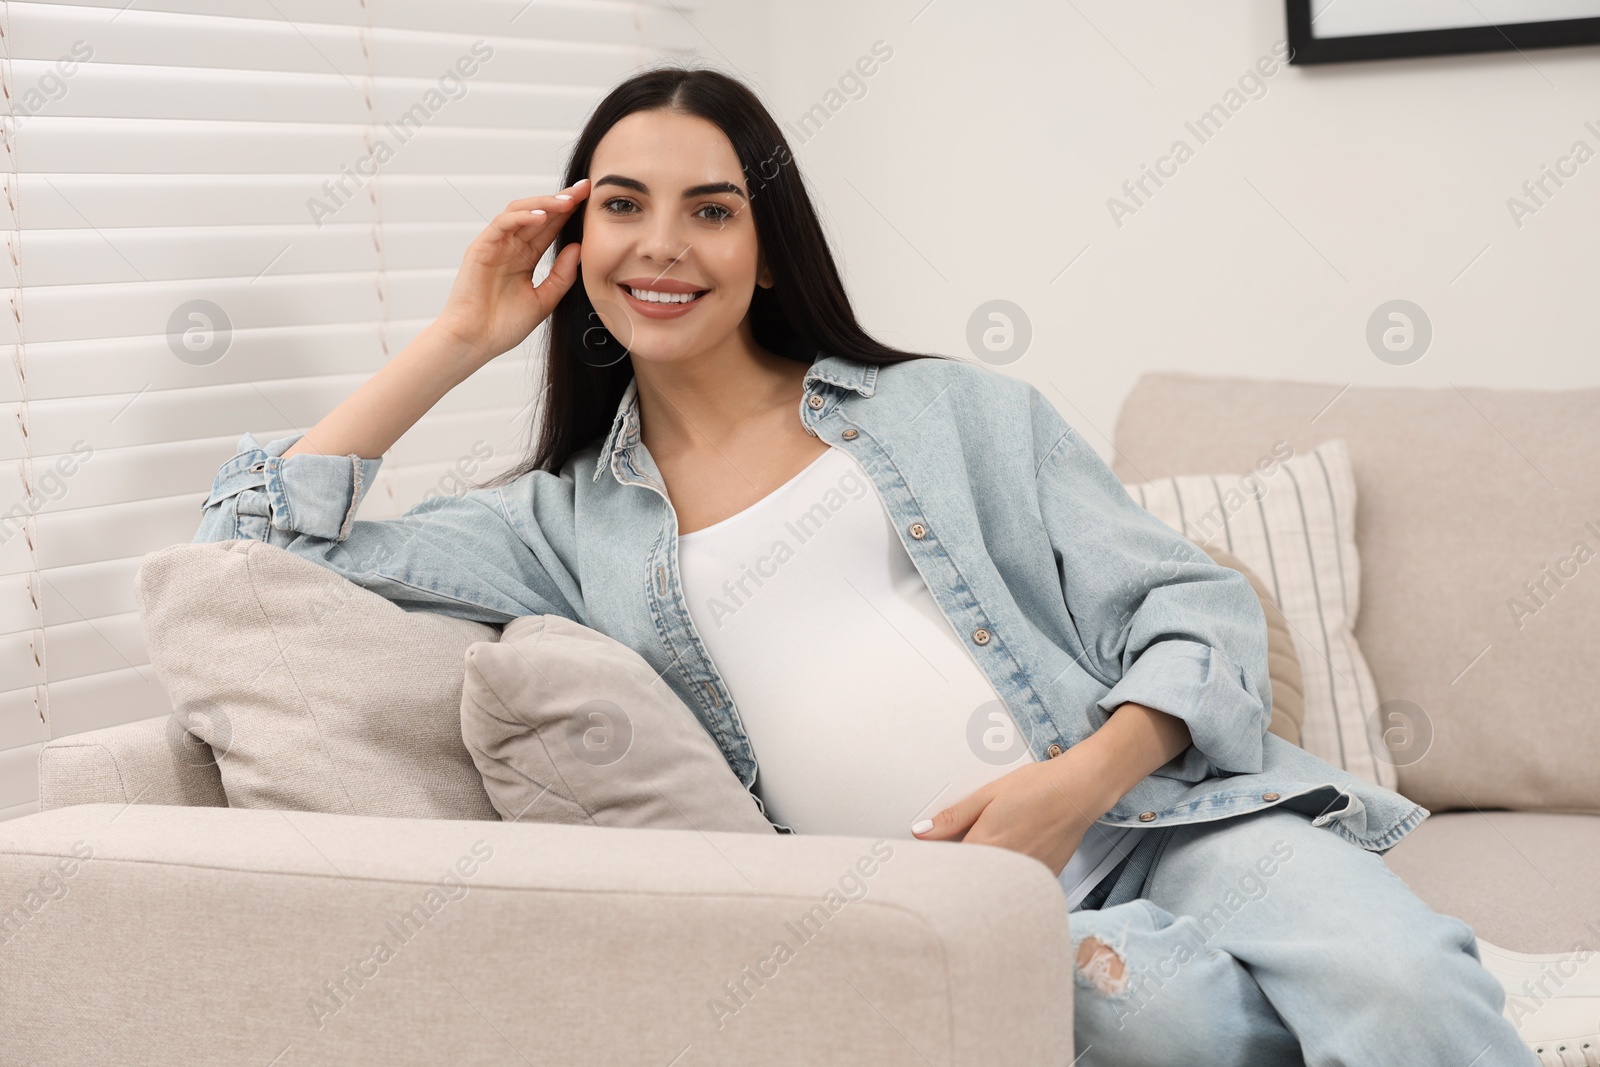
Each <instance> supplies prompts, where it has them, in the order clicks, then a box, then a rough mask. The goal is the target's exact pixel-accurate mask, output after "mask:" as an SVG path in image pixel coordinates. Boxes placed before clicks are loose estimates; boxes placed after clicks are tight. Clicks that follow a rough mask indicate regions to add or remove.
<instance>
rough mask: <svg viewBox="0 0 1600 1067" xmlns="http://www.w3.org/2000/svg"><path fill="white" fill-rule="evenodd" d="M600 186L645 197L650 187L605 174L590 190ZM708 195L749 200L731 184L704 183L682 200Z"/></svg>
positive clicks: (630, 179)
mask: <svg viewBox="0 0 1600 1067" xmlns="http://www.w3.org/2000/svg"><path fill="white" fill-rule="evenodd" d="M602 185H620V186H622V187H623V188H624V189H632V190H634V191H635V192H640V193H643V194H645V195H646V196H649V195H650V187H649V186H647V185H645V183H644V182H642V181H639V180H638V179H637V178H624V177H623V176H622V175H620V174H607V175H606V176H605V177H604V178H601V179H600V180H599V181H597V182H595V183H594V185H593V186H592V187H591V188H595V189H598V188H600V186H602ZM709 193H732V194H733V195H734V196H737V197H740V198H741V199H744V200H749V199H750V198H749V197H748V196H745V193H744V190H743V189H741V188H739V187H738V186H737V185H735V184H733V183H732V182H706V183H705V184H704V185H691V186H689V188H687V189H685V190H684V191H683V199H685V200H692V199H693V198H695V197H697V196H706V195H707V194H709Z"/></svg>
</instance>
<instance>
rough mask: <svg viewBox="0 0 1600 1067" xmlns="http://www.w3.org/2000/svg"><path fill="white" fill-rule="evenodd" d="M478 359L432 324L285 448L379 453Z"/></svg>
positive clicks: (286, 455) (295, 452)
mask: <svg viewBox="0 0 1600 1067" xmlns="http://www.w3.org/2000/svg"><path fill="white" fill-rule="evenodd" d="M478 365H479V363H478V362H474V358H473V356H472V355H471V354H470V353H469V352H468V351H467V349H466V348H465V347H464V346H462V345H461V343H460V342H459V341H457V340H456V339H455V338H454V337H452V336H451V335H450V334H449V333H447V332H446V331H444V330H442V329H439V328H438V327H437V326H436V325H433V324H430V325H429V326H427V327H425V328H424V329H423V330H422V332H421V333H419V334H418V335H417V336H416V338H415V339H414V340H413V341H412V342H411V343H410V344H409V345H407V346H406V347H405V348H404V349H402V350H401V351H400V353H399V354H398V355H397V356H395V357H394V358H393V359H391V360H390V361H389V362H388V363H386V364H385V365H384V366H383V367H382V368H380V369H379V370H378V372H377V373H376V374H374V375H373V376H372V377H371V378H369V379H367V381H366V382H364V383H363V384H362V386H361V388H359V389H357V390H356V391H355V392H354V393H352V394H350V396H349V397H347V398H345V400H344V402H343V403H341V404H340V405H339V406H338V407H336V408H334V409H333V410H332V411H330V412H329V413H328V414H327V415H326V416H325V417H324V418H323V419H322V421H321V422H319V423H317V424H316V425H315V426H313V427H312V428H311V429H310V430H308V431H306V433H305V436H303V437H301V438H300V440H298V441H296V442H295V443H294V444H293V445H292V446H291V447H290V448H289V449H288V450H287V451H286V452H284V454H283V457H284V458H285V459H287V458H289V457H290V456H293V455H298V454H300V453H302V452H306V453H312V454H316V455H324V456H348V455H350V454H351V453H354V454H355V455H357V456H360V457H361V458H362V459H379V458H381V457H382V456H383V454H384V453H385V452H387V451H389V449H390V447H391V446H392V445H393V444H394V443H395V442H396V441H398V440H399V439H400V436H401V435H402V434H404V433H405V432H406V431H407V430H409V429H411V427H412V426H414V425H416V422H417V420H418V419H420V418H422V416H424V415H426V414H427V413H428V411H429V410H431V409H432V407H433V406H434V405H435V404H437V403H438V402H439V400H440V399H441V398H442V397H443V396H444V395H445V394H446V393H448V392H449V391H450V390H452V389H454V388H455V387H456V386H458V385H460V384H461V383H462V382H463V381H465V380H466V379H467V378H468V377H469V376H470V375H471V374H472V372H473V371H474V370H475V369H476V368H477V366H478Z"/></svg>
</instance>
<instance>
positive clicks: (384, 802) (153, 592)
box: [138, 540, 499, 819]
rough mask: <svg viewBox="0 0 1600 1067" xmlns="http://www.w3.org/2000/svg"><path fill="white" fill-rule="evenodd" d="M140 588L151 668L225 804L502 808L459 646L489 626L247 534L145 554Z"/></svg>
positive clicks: (440, 811) (480, 812)
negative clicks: (470, 742) (478, 741)
mask: <svg viewBox="0 0 1600 1067" xmlns="http://www.w3.org/2000/svg"><path fill="white" fill-rule="evenodd" d="M138 596H139V610H140V622H141V623H142V624H143V627H144V634H145V643H146V645H147V646H148V647H149V650H150V662H151V665H152V666H153V667H154V668H155V671H156V676H157V677H158V678H159V679H160V681H161V684H162V685H163V686H164V687H165V688H166V691H167V695H168V696H169V697H170V698H171V700H172V705H173V715H174V716H175V717H176V718H177V720H178V721H179V723H180V724H181V725H182V726H185V727H187V728H188V730H189V731H190V732H191V733H193V734H194V735H195V736H196V737H198V738H200V740H201V741H203V742H205V743H206V744H207V745H209V746H210V749H211V758H213V759H214V760H215V762H216V764H217V768H218V770H219V771H220V772H221V775H222V786H223V790H224V792H225V793H226V794H227V798H228V806H229V807H234V808H279V809H288V810H297V811H321V812H333V813H346V814H352V815H392V816H410V817H414V818H427V819H495V818H497V816H496V814H495V810H494V806H493V805H492V804H490V802H489V797H488V795H487V794H486V793H485V792H484V788H483V781H482V779H481V778H480V777H479V776H478V770H477V768H476V767H475V766H474V765H473V762H472V757H471V756H470V755H469V754H468V752H467V749H466V746H465V745H464V744H462V741H461V724H460V722H461V720H460V706H461V684H462V679H463V677H464V675H465V673H466V659H465V656H466V651H467V648H468V646H470V645H472V644H473V643H474V642H482V641H493V640H496V639H497V638H498V636H499V629H498V628H497V627H493V626H487V625H484V624H481V623H475V622H468V621H466V620H464V619H455V618H451V617H449V616H445V615H438V614H433V613H429V612H408V611H406V610H404V609H402V608H400V607H398V606H397V605H395V604H393V603H391V602H390V601H388V600H385V599H384V598H383V597H381V596H379V595H378V594H376V593H373V592H371V591H369V590H366V589H363V588H361V587H360V586H358V585H356V584H355V583H354V582H351V581H349V580H348V579H346V578H345V577H344V576H342V575H340V574H338V573H337V572H335V571H332V570H329V569H328V568H326V567H323V566H320V565H319V564H317V563H314V562H312V561H310V560H307V559H303V558H301V557H299V556H296V555H294V554H293V553H290V552H287V551H285V550H283V549H281V548H278V547H277V546H275V545H270V544H266V543H265V542H261V541H250V540H236V541H216V542H206V543H200V544H185V545H173V546H171V547H168V548H164V549H161V550H159V551H156V552H152V553H150V554H149V555H147V556H145V557H144V560H143V561H142V563H141V564H140V567H139V574H138ZM173 736H174V737H175V738H181V736H182V731H181V730H178V731H174V732H173ZM175 743H176V742H175ZM188 758H191V759H192V758H194V757H193V756H190V757H188Z"/></svg>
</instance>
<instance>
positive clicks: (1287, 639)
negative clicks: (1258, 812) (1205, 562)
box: [1196, 542, 1306, 745]
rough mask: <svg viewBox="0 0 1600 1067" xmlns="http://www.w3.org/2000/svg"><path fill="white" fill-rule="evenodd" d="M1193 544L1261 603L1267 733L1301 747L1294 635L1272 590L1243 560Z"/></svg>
mask: <svg viewBox="0 0 1600 1067" xmlns="http://www.w3.org/2000/svg"><path fill="white" fill-rule="evenodd" d="M1196 543H1197V544H1200V547H1201V549H1203V550H1204V551H1205V553H1206V555H1208V556H1210V557H1211V561H1212V562H1213V563H1220V564H1221V565H1222V566H1224V567H1232V568H1233V569H1234V570H1236V571H1238V572H1239V573H1240V574H1242V575H1244V576H1245V578H1246V579H1247V580H1248V581H1249V582H1250V588H1252V589H1254V590H1255V591H1256V599H1257V600H1259V601H1261V614H1262V615H1264V616H1265V617H1266V620H1267V677H1268V679H1269V680H1270V682H1271V684H1272V721H1271V723H1270V724H1269V725H1268V726H1267V732H1268V733H1274V734H1277V735H1278V736H1279V737H1281V738H1283V739H1284V740H1285V741H1288V742H1290V743H1291V744H1296V745H1298V744H1300V733H1301V728H1302V726H1303V724H1304V723H1305V717H1306V698H1305V682H1304V675H1303V673H1302V671H1301V669H1300V657H1299V656H1298V655H1297V654H1296V653H1295V650H1294V635H1293V634H1291V633H1290V632H1289V623H1288V620H1286V619H1285V618H1284V616H1283V610H1282V609H1281V608H1279V607H1278V603H1277V601H1276V600H1274V599H1273V597H1272V590H1270V589H1268V588H1267V586H1266V583H1264V582H1263V581H1262V580H1261V578H1260V576H1259V575H1257V574H1256V572H1255V571H1253V570H1251V569H1250V568H1249V567H1247V566H1245V563H1244V560H1242V559H1240V558H1239V557H1238V556H1235V555H1234V554H1233V553H1231V552H1229V551H1228V550H1227V549H1224V548H1221V547H1219V546H1217V545H1208V544H1203V543H1199V542H1196Z"/></svg>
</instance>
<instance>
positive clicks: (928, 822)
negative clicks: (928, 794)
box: [911, 819, 933, 834]
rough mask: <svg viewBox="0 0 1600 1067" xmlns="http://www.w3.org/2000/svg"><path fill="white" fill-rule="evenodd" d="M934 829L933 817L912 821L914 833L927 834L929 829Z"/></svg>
mask: <svg viewBox="0 0 1600 1067" xmlns="http://www.w3.org/2000/svg"><path fill="white" fill-rule="evenodd" d="M932 829H933V820H932V819H923V820H922V821H921V822H918V823H912V824H911V832H912V833H914V834H925V833H927V832H928V831H929V830H932Z"/></svg>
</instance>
